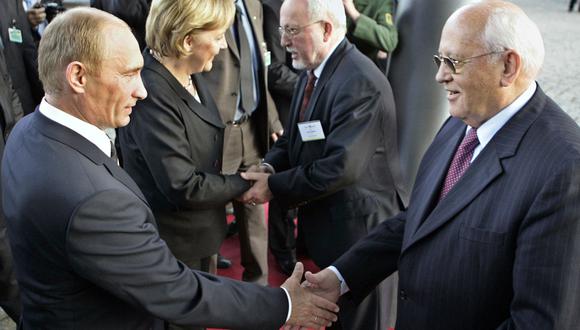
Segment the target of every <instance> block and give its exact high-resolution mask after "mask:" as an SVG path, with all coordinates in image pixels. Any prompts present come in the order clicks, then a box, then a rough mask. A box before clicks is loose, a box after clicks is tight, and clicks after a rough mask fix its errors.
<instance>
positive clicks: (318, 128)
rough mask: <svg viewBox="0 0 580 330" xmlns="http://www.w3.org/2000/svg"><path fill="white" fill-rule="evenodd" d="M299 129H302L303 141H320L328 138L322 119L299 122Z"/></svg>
mask: <svg viewBox="0 0 580 330" xmlns="http://www.w3.org/2000/svg"><path fill="white" fill-rule="evenodd" d="M298 130H299V131H300V137H301V138H302V142H309V141H318V140H324V139H325V138H326V136H324V131H323V130H322V125H321V124H320V120H313V121H305V122H302V123H298Z"/></svg>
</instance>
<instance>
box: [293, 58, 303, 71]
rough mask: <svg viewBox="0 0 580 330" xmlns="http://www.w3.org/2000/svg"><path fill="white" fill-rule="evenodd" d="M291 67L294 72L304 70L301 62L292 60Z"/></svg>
mask: <svg viewBox="0 0 580 330" xmlns="http://www.w3.org/2000/svg"><path fill="white" fill-rule="evenodd" d="M292 66H293V67H294V69H296V70H304V69H306V65H304V63H302V62H301V61H298V60H292Z"/></svg>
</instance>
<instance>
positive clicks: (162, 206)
mask: <svg viewBox="0 0 580 330" xmlns="http://www.w3.org/2000/svg"><path fill="white" fill-rule="evenodd" d="M144 57H145V67H144V69H143V72H142V74H141V76H142V78H143V82H144V84H145V88H146V89H147V91H148V93H149V94H148V96H147V98H146V99H144V100H142V101H139V102H137V105H136V106H135V108H134V111H133V113H132V114H131V122H130V123H129V125H128V126H126V127H124V128H121V129H119V130H118V132H119V138H120V144H121V150H122V154H123V159H124V163H123V167H124V168H125V170H126V171H127V173H129V175H131V177H132V178H133V179H134V180H135V182H137V185H138V186H139V188H141V191H143V194H144V195H145V197H146V198H147V200H148V201H149V203H150V205H151V208H152V210H153V213H154V215H155V219H157V222H158V224H159V233H160V234H161V237H162V238H163V239H164V240H165V241H166V242H167V245H169V248H170V249H171V251H172V252H173V253H174V254H175V255H176V256H177V257H178V258H179V259H181V260H184V261H189V260H190V259H191V258H196V259H199V258H202V257H207V256H210V255H213V254H216V253H217V252H218V250H219V247H220V245H221V243H222V241H223V239H224V238H225V234H226V214H225V205H226V203H227V202H228V201H229V200H232V199H234V198H235V197H237V196H239V195H241V194H242V193H243V192H244V191H245V190H247V189H249V187H250V185H249V183H248V182H247V181H245V180H244V179H242V178H241V177H240V176H239V175H220V170H221V159H222V148H223V128H224V125H223V124H222V122H221V120H220V117H219V112H218V110H217V107H216V105H215V103H214V101H213V100H212V98H211V95H210V93H209V91H208V89H207V87H206V84H205V82H204V80H203V78H202V77H201V75H195V76H194V79H195V85H196V86H197V88H198V93H199V96H200V99H201V101H202V103H203V104H200V103H199V102H197V101H196V100H195V99H194V98H193V96H191V94H189V92H187V90H185V88H183V86H181V84H180V83H179V82H178V81H177V79H175V78H174V77H173V75H172V74H171V73H170V72H169V71H168V70H167V69H166V68H165V67H164V66H163V65H162V64H161V63H159V62H158V61H157V60H155V59H154V58H153V56H151V55H150V54H149V52H148V50H145V52H144Z"/></svg>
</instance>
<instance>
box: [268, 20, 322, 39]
mask: <svg viewBox="0 0 580 330" xmlns="http://www.w3.org/2000/svg"><path fill="white" fill-rule="evenodd" d="M320 22H323V21H322V20H319V21H316V22H312V23H309V24H306V25H302V26H284V27H282V26H279V27H278V33H280V37H282V36H284V33H286V34H287V35H289V36H290V37H295V36H296V35H298V34H300V33H301V32H302V31H303V30H304V28H307V27H309V26H310V25H314V24H317V23H320Z"/></svg>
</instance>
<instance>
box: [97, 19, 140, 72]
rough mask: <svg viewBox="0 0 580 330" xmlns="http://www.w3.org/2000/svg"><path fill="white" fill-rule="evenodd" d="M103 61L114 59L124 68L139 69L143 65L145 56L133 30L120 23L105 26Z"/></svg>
mask: <svg viewBox="0 0 580 330" xmlns="http://www.w3.org/2000/svg"><path fill="white" fill-rule="evenodd" d="M103 37H104V40H103V43H104V44H103V46H104V49H103V62H104V63H107V62H110V61H114V62H116V63H118V64H120V65H122V66H123V67H124V69H138V68H140V67H142V66H143V56H142V55H141V50H140V48H139V43H138V42H137V39H135V36H134V35H133V33H132V32H131V30H130V29H129V28H128V27H127V26H125V25H120V24H112V25H108V26H105V27H103Z"/></svg>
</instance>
